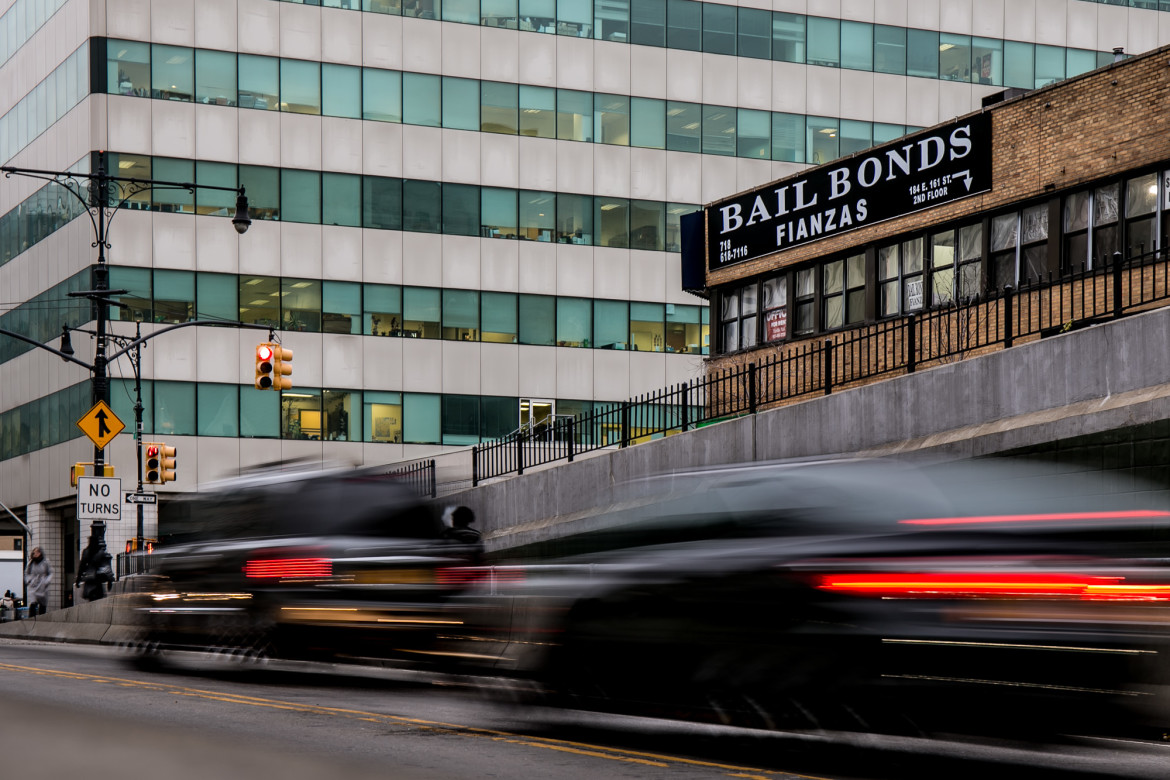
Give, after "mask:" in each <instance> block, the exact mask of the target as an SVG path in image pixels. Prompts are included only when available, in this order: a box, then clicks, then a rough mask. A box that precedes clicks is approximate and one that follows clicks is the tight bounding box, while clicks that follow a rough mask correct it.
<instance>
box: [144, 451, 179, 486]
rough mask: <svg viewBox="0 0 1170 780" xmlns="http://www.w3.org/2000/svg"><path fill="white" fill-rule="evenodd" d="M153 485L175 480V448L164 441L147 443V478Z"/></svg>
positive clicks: (146, 480)
mask: <svg viewBox="0 0 1170 780" xmlns="http://www.w3.org/2000/svg"><path fill="white" fill-rule="evenodd" d="M143 481H144V482H147V483H149V484H151V485H161V484H163V483H166V482H174V481H175V448H174V447H170V446H167V445H166V444H163V443H162V442H153V441H151V442H147V443H146V479H145V480H143Z"/></svg>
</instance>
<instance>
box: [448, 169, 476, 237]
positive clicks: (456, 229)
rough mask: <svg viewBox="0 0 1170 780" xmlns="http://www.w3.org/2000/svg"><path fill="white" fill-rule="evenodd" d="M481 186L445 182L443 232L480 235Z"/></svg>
mask: <svg viewBox="0 0 1170 780" xmlns="http://www.w3.org/2000/svg"><path fill="white" fill-rule="evenodd" d="M479 197H480V195H479V187H477V186H475V185H473V184H452V183H450V182H445V183H444V184H443V233H445V234H446V235H449V236H478V235H479V226H480V220H479Z"/></svg>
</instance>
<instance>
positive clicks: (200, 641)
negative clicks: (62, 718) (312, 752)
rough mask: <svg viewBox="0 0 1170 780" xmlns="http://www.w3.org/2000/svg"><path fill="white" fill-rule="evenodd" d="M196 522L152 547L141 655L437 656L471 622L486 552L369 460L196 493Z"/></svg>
mask: <svg viewBox="0 0 1170 780" xmlns="http://www.w3.org/2000/svg"><path fill="white" fill-rule="evenodd" d="M182 510H183V511H182V512H181V516H182V520H181V526H182V527H183V530H182V531H180V532H179V533H177V534H175V535H173V537H172V538H171V539H170V540H169V541H168V543H165V544H163V545H160V546H159V547H158V548H157V549H156V550H155V551H154V553H153V554H152V555H151V556H150V560H151V569H150V573H149V574H148V575H147V576H146V577H145V578H140V579H144V580H145V581H144V582H140V583H139V585H138V588H137V590H138V591H139V592H138V593H137V594H136V595H135V597H134V600H133V605H134V606H133V608H134V609H135V610H136V611H137V613H138V617H139V619H138V620H137V621H136V622H138V623H139V624H142V625H143V637H142V641H141V643H140V644H139V646H138V648H137V649H138V650H139V653H138V655H137V656H136V660H137V661H138V662H139V663H142V664H153V663H157V662H158V661H159V660H160V659H161V657H162V656H161V654H162V653H165V652H166V651H167V650H214V651H217V652H223V653H228V654H232V655H239V656H245V657H277V658H319V659H320V658H330V659H345V658H352V657H373V658H394V659H399V660H401V659H422V660H426V659H430V658H432V657H433V653H434V651H435V647H434V645H435V636H436V633H437V632H438V631H441V630H443V629H444V628H446V627H449V626H452V625H458V624H459V623H460V618H459V616H458V615H457V614H455V613H454V612H453V611H452V610H451V609H450V606H449V600H450V598H451V597H452V596H453V595H454V594H455V593H457V592H458V583H454V582H452V581H450V580H449V579H446V578H444V577H443V575H442V572H443V570H444V569H446V568H451V567H462V566H466V565H468V564H469V563H472V562H474V561H475V560H476V559H477V556H478V555H479V547H478V545H476V544H470V545H469V544H460V543H456V542H453V541H449V540H448V539H445V538H444V528H445V526H444V524H443V521H442V519H441V518H440V517H438V516H437V515H436V514H434V513H433V512H432V511H431V510H430V509H429V508H428V507H427V506H426V505H425V504H423V503H422V501H421V500H420V499H419V498H418V497H417V496H416V495H415V494H414V493H413V492H412V491H411V490H409V489H408V488H407V487H406V486H404V485H402V484H399V483H397V482H395V481H394V480H393V479H390V478H387V477H385V476H381V475H377V474H374V473H371V472H363V471H353V470H350V471H333V472H329V473H322V474H315V475H305V474H293V475H287V474H286V475H275V476H252V477H245V478H241V479H238V480H234V481H231V482H227V483H223V484H219V485H215V486H212V487H211V488H209V489H206V490H203V491H201V492H200V493H198V494H197V495H195V496H193V497H191V498H190V499H187V500H185V501H184V503H183V506H182Z"/></svg>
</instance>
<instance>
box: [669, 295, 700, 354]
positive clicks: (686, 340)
mask: <svg viewBox="0 0 1170 780" xmlns="http://www.w3.org/2000/svg"><path fill="white" fill-rule="evenodd" d="M699 308H700V307H698V306H684V305H680V304H677V303H668V304H666V351H667V352H679V353H683V354H690V355H698V354H700V353H701V351H702V343H703V338H702V333H701V324H700V322H699V319H700V318H699Z"/></svg>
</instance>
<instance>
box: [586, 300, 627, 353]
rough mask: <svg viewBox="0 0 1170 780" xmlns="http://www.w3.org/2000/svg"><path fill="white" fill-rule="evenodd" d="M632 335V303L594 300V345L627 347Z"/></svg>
mask: <svg viewBox="0 0 1170 780" xmlns="http://www.w3.org/2000/svg"><path fill="white" fill-rule="evenodd" d="M629 337H630V304H629V303H627V302H626V301H601V300H598V301H594V302H593V346H594V347H595V348H596V349H625V348H626V346H627V342H628V340H629Z"/></svg>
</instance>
